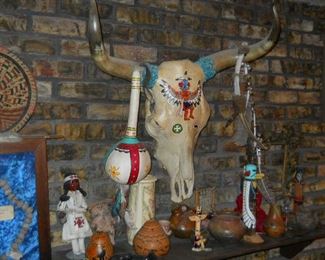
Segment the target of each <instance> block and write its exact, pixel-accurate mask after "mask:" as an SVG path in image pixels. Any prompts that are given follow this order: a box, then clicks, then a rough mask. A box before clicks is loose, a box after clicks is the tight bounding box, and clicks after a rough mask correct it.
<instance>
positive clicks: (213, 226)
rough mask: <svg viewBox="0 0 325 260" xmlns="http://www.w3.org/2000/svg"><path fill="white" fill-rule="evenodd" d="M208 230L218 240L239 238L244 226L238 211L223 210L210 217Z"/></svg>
mask: <svg viewBox="0 0 325 260" xmlns="http://www.w3.org/2000/svg"><path fill="white" fill-rule="evenodd" d="M208 231H209V232H210V234H211V235H212V236H213V237H214V238H215V239H218V240H225V241H231V240H240V239H241V238H242V237H243V236H244V234H245V226H244V223H243V222H242V220H241V217H240V215H239V214H238V213H236V212H232V211H224V212H221V213H220V214H215V215H214V216H213V217H212V218H211V219H210V221H209V224H208Z"/></svg>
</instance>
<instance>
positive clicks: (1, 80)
mask: <svg viewBox="0 0 325 260" xmlns="http://www.w3.org/2000/svg"><path fill="white" fill-rule="evenodd" d="M36 97H37V88H36V83H35V80H34V78H33V76H32V74H31V72H30V70H29V68H28V67H27V66H26V65H25V64H24V63H23V62H22V61H21V60H20V59H19V58H18V57H17V56H16V55H15V54H13V53H12V52H10V51H9V50H8V49H5V48H3V47H1V46H0V133H2V132H7V131H12V132H18V131H19V130H20V129H21V128H22V127H23V126H24V125H25V124H26V122H27V121H28V119H29V118H30V117H31V115H32V113H33V111H34V109H35V106H36Z"/></svg>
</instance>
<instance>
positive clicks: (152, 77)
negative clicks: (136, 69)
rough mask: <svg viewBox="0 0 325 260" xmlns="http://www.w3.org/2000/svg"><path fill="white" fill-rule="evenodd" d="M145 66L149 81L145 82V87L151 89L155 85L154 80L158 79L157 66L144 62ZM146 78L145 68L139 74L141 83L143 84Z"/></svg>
mask: <svg viewBox="0 0 325 260" xmlns="http://www.w3.org/2000/svg"><path fill="white" fill-rule="evenodd" d="M146 67H147V68H148V69H149V71H150V79H149V81H148V82H147V83H146V86H145V87H147V88H149V89H151V88H153V87H154V86H155V84H156V81H157V79H158V66H157V65H152V64H149V63H146ZM145 78H146V70H143V71H142V75H141V85H142V86H144V83H145V82H144V80H145Z"/></svg>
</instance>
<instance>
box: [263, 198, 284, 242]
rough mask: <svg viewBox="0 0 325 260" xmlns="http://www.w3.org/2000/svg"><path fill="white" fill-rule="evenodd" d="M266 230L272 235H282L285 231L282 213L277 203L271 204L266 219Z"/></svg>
mask: <svg viewBox="0 0 325 260" xmlns="http://www.w3.org/2000/svg"><path fill="white" fill-rule="evenodd" d="M264 231H265V233H266V234H267V235H268V236H270V237H280V236H282V235H283V233H284V232H285V224H284V221H283V218H282V213H281V210H280V209H279V207H278V206H277V205H276V204H271V205H270V209H269V213H268V215H267V217H266V219H265V221H264Z"/></svg>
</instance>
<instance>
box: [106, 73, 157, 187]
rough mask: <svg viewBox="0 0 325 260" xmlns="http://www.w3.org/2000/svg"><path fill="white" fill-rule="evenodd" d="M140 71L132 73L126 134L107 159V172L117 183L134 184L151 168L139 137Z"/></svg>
mask: <svg viewBox="0 0 325 260" xmlns="http://www.w3.org/2000/svg"><path fill="white" fill-rule="evenodd" d="M140 80H141V79H140V73H139V71H137V70H135V71H134V72H133V75H132V89H131V98H130V109H129V118H128V127H127V130H126V136H125V137H124V138H123V139H122V140H121V141H120V142H118V143H117V144H116V145H115V146H114V148H113V149H112V150H110V151H109V152H108V154H107V156H106V159H105V172H106V173H107V174H108V175H109V176H110V177H111V178H112V179H113V180H114V181H115V182H117V183H120V184H129V185H130V184H134V183H137V182H139V181H141V180H142V179H143V178H145V177H146V176H147V175H148V173H149V172H150V169H151V158H150V154H149V152H148V151H147V149H146V148H145V147H144V145H143V143H141V142H140V141H139V140H138V139H137V138H136V135H137V123H138V112H139V100H140Z"/></svg>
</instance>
